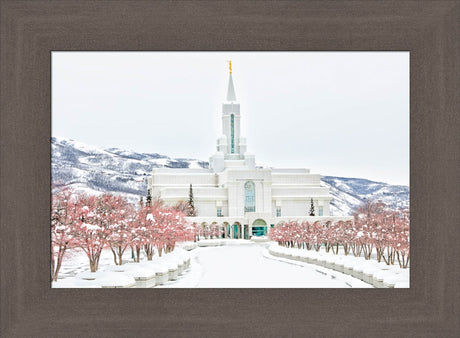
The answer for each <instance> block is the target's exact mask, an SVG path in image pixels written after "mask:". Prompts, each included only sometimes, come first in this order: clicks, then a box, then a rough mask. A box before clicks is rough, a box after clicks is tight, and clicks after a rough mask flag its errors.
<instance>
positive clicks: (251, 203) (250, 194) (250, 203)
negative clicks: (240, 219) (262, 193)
mask: <svg viewBox="0 0 460 338" xmlns="http://www.w3.org/2000/svg"><path fill="white" fill-rule="evenodd" d="M255 211H256V186H255V185H254V182H251V181H248V182H246V183H245V184H244V212H255Z"/></svg>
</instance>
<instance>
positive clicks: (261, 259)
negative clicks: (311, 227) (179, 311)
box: [163, 240, 369, 288]
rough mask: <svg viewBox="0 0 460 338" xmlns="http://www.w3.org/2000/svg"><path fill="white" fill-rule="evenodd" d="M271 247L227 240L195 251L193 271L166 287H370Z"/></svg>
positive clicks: (263, 244)
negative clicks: (285, 257) (293, 259)
mask: <svg viewBox="0 0 460 338" xmlns="http://www.w3.org/2000/svg"><path fill="white" fill-rule="evenodd" d="M266 247H267V244H265V243H253V242H250V241H242V240H235V241H233V242H232V241H227V245H225V246H219V247H202V248H200V247H199V248H196V249H194V250H192V251H191V253H192V265H191V270H190V271H189V272H188V273H185V274H184V275H183V276H182V277H181V278H180V279H178V280H177V281H175V282H169V283H168V284H165V285H164V286H163V287H199V288H344V287H345V288H346V287H369V284H367V283H364V282H362V281H360V280H358V279H355V278H353V277H350V276H347V275H344V274H341V273H339V272H336V271H332V270H329V269H324V268H322V267H318V266H315V265H310V264H306V263H300V262H299V263H296V262H289V261H280V260H278V258H276V257H272V256H269V255H268V253H267V250H266Z"/></svg>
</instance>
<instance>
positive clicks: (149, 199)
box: [146, 189, 152, 206]
mask: <svg viewBox="0 0 460 338" xmlns="http://www.w3.org/2000/svg"><path fill="white" fill-rule="evenodd" d="M151 203H152V195H150V189H148V190H147V199H146V205H148V206H150V204H151Z"/></svg>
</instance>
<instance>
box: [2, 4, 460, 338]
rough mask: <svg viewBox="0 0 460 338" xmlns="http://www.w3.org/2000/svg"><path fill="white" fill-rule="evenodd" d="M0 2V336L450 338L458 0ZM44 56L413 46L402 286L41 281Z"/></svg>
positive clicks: (46, 138)
mask: <svg viewBox="0 0 460 338" xmlns="http://www.w3.org/2000/svg"><path fill="white" fill-rule="evenodd" d="M0 6H1V7H0V9H1V14H0V15H1V16H0V19H1V23H0V29H1V30H0V57H1V59H0V60H1V64H0V74H1V86H0V105H1V106H0V107H1V124H0V128H1V129H0V131H1V134H0V137H1V172H0V187H1V195H0V203H1V216H0V217H1V229H0V236H1V240H2V245H1V249H0V250H1V251H0V254H1V256H0V262H1V274H0V285H1V294H0V296H1V305H0V311H1V312H0V315H1V317H0V320H1V322H0V324H1V331H0V335H1V336H2V337H15V336H17V337H24V336H33V337H62V336H69V337H70V336H96V335H97V336H99V337H115V336H121V337H126V336H133V337H149V336H162V337H163V336H197V337H204V336H212V337H222V336H232V337H235V336H247V337H271V336H273V337H275V336H276V337H279V336H282V337H284V336H332V335H338V336H344V337H350V336H366V337H374V336H401V337H454V336H458V335H459V332H460V319H459V318H460V313H459V300H460V287H459V285H460V283H459V280H460V274H459V271H460V270H459V264H458V257H459V246H458V243H459V242H460V230H459V229H460V227H459V226H458V224H459V219H460V217H459V216H460V214H459V210H460V208H459V206H460V193H459V185H458V183H459V182H460V179H459V170H458V168H459V167H460V166H459V159H460V150H459V144H460V142H459V141H460V140H459V133H458V128H459V125H460V124H459V108H460V107H459V88H460V86H459V77H460V76H459V63H460V61H459V60H460V39H459V37H460V25H459V22H460V3H459V2H457V1H397V2H395V1H376V2H368V1H341V2H339V1H306V2H291V1H287V2H281V1H270V2H243V1H235V2H233V1H232V2H210V1H200V2H198V1H185V2H169V1H155V2H149V1H44V0H38V1H3V0H2V1H1V2H0ZM52 50H133V51H134V50H201V51H204V50H280V51H282V50H287V51H293V50H312V51H313V50H318V51H327V50H355V51H359V50H372V51H380V50H385V51H386V50H391V51H395V50H402V51H410V52H411V60H410V61H411V74H410V79H411V101H410V104H411V116H410V123H411V134H410V143H411V146H410V148H411V160H410V164H411V212H412V217H411V230H412V243H413V245H412V257H413V259H412V271H411V288H410V289H395V290H364V289H362V290H361V289H360V290H344V289H333V290H326V289H289V290H286V289H232V290H230V289H198V290H190V289H178V290H167V289H158V290H148V289H145V290H109V289H107V290H86V289H75V290H70V289H69V290H66V289H50V285H49V273H48V271H49V203H50V132H51V129H50V109H51V106H50V51H52ZM26 235H27V236H28V237H26ZM27 238H32V239H33V240H32V241H30V240H28V239H27Z"/></svg>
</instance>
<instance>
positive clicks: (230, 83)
mask: <svg viewBox="0 0 460 338" xmlns="http://www.w3.org/2000/svg"><path fill="white" fill-rule="evenodd" d="M228 70H229V73H230V77H229V79H228V91H227V101H236V95H235V88H234V87H233V78H232V61H228Z"/></svg>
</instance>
